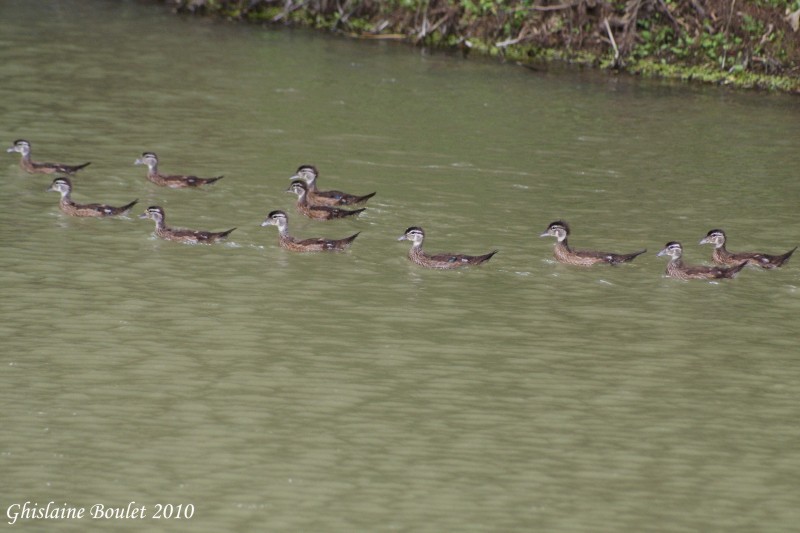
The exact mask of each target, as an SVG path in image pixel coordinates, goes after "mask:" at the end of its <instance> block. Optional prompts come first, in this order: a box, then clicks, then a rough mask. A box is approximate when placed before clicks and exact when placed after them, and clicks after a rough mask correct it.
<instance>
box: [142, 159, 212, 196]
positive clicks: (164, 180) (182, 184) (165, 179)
mask: <svg viewBox="0 0 800 533" xmlns="http://www.w3.org/2000/svg"><path fill="white" fill-rule="evenodd" d="M133 164H134V165H147V179H149V180H150V181H152V182H153V183H155V184H156V185H161V186H162V187H169V188H170V189H186V188H189V187H200V186H201V185H209V184H211V183H214V182H216V181H219V180H221V179H222V178H224V176H217V177H215V178H198V177H197V176H184V175H180V174H178V175H167V174H161V173H160V172H159V171H158V156H157V155H156V154H154V153H153V152H145V153H143V154H142V157H140V158H139V159H137V160H136V161H134V162H133Z"/></svg>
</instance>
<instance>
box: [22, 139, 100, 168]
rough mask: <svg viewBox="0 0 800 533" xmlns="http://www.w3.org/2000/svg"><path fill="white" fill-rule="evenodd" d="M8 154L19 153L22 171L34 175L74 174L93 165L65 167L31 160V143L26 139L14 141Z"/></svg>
mask: <svg viewBox="0 0 800 533" xmlns="http://www.w3.org/2000/svg"><path fill="white" fill-rule="evenodd" d="M6 152H19V153H20V154H22V158H21V159H20V160H19V166H20V167H22V170H25V171H26V172H30V173H33V174H55V173H56V172H58V173H59V174H74V173H76V172H77V171H79V170H80V169H82V168H84V167H86V166H88V165H89V164H91V162H89V163H84V164H82V165H64V164H62V163H39V162H37V161H33V160H32V159H31V143H29V142H28V141H26V140H25V139H17V140H16V141H14V144H13V146H11V148H9V149H7V150H6Z"/></svg>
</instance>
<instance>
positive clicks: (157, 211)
mask: <svg viewBox="0 0 800 533" xmlns="http://www.w3.org/2000/svg"><path fill="white" fill-rule="evenodd" d="M139 218H149V219H151V220H153V221H155V223H156V235H158V236H159V237H161V238H162V239H167V240H168V241H178V242H186V243H190V244H199V243H202V244H210V243H212V242H217V241H221V240H223V239H225V238H226V237H227V236H228V235H229V234H230V233H231V232H232V231H233V230H235V229H236V228H231V229H229V230H226V231H220V232H216V233H215V232H211V231H196V230H191V229H179V228H170V227H168V226H167V225H166V223H165V222H164V209H162V208H161V207H159V206H157V205H154V206H151V207H148V208H147V209H146V210H145V212H144V213H142V214H141V215H139Z"/></svg>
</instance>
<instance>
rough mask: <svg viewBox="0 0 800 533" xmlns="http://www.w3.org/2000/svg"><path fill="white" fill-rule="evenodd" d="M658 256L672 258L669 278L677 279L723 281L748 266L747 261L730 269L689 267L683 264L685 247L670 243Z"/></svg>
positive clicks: (668, 268) (668, 264) (668, 266)
mask: <svg viewBox="0 0 800 533" xmlns="http://www.w3.org/2000/svg"><path fill="white" fill-rule="evenodd" d="M656 255H657V256H662V255H668V256H669V257H670V260H669V263H667V271H666V274H667V276H669V277H671V278H677V279H723V278H733V277H735V276H736V274H738V273H739V271H740V270H742V269H743V268H744V267H745V265H746V264H747V262H746V261H744V262H742V263H739V264H737V265H735V266H732V267H730V268H725V267H717V266H705V265H695V266H688V265H685V264H684V263H683V259H681V256H682V255H683V247H682V246H681V243H679V242H675V241H670V242H668V243H667V244H666V245H665V246H664V249H663V250H661V251H660V252H658V254H656Z"/></svg>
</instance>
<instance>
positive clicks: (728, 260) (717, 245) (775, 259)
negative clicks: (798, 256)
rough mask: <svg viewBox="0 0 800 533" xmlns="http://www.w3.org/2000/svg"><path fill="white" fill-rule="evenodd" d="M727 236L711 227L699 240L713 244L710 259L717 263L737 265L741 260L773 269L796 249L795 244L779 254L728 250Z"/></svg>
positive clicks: (780, 264)
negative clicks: (726, 245) (726, 244)
mask: <svg viewBox="0 0 800 533" xmlns="http://www.w3.org/2000/svg"><path fill="white" fill-rule="evenodd" d="M726 239H727V237H726V236H725V232H724V231H722V230H721V229H712V230H711V231H709V232H708V233H707V234H706V236H705V237H703V239H702V240H701V241H700V244H713V245H714V253H712V254H711V259H713V261H714V262H715V263H717V264H719V265H738V264H739V263H741V262H744V263H746V264H750V265H755V266H758V267H761V268H764V269H770V270H771V269H773V268H778V267H781V266H783V264H784V263H786V261H788V260H789V258H790V257H792V254H793V253H794V251H795V250H797V246H795V247H794V248H792V249H791V250H789V251H788V252H786V253H785V254H781V255H770V254H764V253H760V252H729V251H728V250H727V249H726V248H725V241H726Z"/></svg>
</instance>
